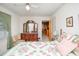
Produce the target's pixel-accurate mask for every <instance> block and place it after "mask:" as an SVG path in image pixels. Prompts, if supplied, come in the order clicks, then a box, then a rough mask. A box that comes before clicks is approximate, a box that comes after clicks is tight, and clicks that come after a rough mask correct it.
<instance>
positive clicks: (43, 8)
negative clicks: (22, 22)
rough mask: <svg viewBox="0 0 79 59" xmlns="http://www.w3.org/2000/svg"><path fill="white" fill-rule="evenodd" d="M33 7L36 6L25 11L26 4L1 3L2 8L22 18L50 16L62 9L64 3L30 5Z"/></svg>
mask: <svg viewBox="0 0 79 59" xmlns="http://www.w3.org/2000/svg"><path fill="white" fill-rule="evenodd" d="M30 4H31V5H36V6H37V7H36V8H33V7H31V9H30V10H29V11H27V10H26V9H25V6H26V4H25V3H0V6H2V7H4V8H7V9H9V10H10V11H12V12H14V13H16V14H18V15H20V16H50V15H52V14H53V13H54V12H55V11H56V10H57V9H58V8H60V7H61V6H62V5H63V4H62V3H30Z"/></svg>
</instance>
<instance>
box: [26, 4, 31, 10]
mask: <svg viewBox="0 0 79 59" xmlns="http://www.w3.org/2000/svg"><path fill="white" fill-rule="evenodd" d="M25 8H26V10H27V11H29V10H30V4H29V3H26V7H25Z"/></svg>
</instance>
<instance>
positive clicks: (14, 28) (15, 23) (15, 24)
mask: <svg viewBox="0 0 79 59" xmlns="http://www.w3.org/2000/svg"><path fill="white" fill-rule="evenodd" d="M0 11H2V12H4V13H7V14H9V15H10V16H11V33H12V36H14V35H16V34H19V16H18V15H17V14H14V13H13V12H11V11H10V10H8V9H5V8H4V7H1V6H0Z"/></svg>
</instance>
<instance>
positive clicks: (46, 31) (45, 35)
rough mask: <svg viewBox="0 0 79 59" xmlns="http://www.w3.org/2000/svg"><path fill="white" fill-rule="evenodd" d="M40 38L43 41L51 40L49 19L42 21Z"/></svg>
mask: <svg viewBox="0 0 79 59" xmlns="http://www.w3.org/2000/svg"><path fill="white" fill-rule="evenodd" d="M42 39H43V41H51V21H49V20H46V21H42Z"/></svg>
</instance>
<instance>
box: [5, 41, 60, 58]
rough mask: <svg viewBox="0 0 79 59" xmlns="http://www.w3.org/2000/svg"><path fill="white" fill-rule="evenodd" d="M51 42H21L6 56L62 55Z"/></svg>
mask: <svg viewBox="0 0 79 59" xmlns="http://www.w3.org/2000/svg"><path fill="white" fill-rule="evenodd" d="M55 46H56V44H55V43H53V42H52V41H51V42H20V43H19V44H17V45H16V46H15V47H13V48H12V49H10V50H9V51H8V52H7V53H6V54H5V55H4V56H60V54H59V52H58V51H57V50H56V49H55Z"/></svg>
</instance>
